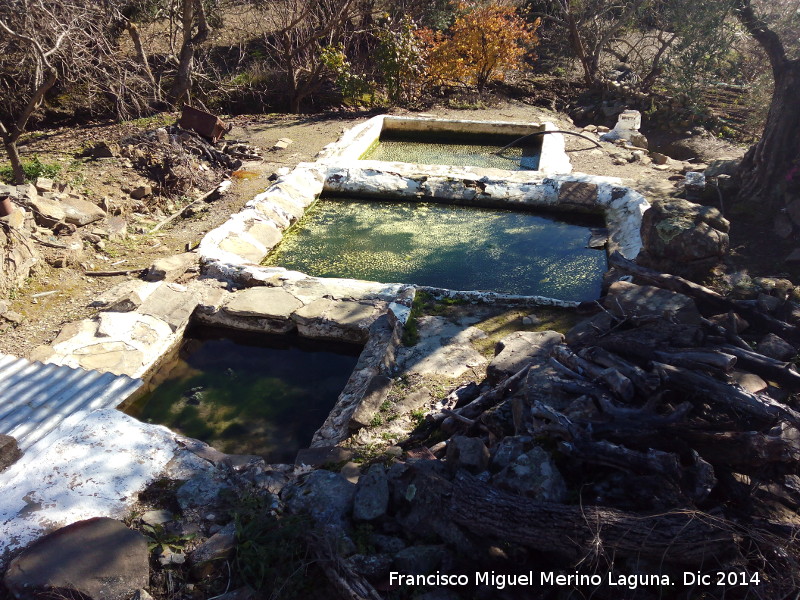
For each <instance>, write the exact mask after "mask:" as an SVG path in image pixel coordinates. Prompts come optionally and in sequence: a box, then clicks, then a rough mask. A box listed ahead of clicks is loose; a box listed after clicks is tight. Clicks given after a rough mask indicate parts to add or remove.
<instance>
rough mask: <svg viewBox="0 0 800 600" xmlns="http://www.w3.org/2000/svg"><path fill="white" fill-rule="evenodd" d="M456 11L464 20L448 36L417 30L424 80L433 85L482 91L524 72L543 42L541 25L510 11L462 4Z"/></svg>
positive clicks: (447, 33) (448, 31)
mask: <svg viewBox="0 0 800 600" xmlns="http://www.w3.org/2000/svg"><path fill="white" fill-rule="evenodd" d="M457 8H458V10H457V14H458V15H459V16H457V17H456V19H455V21H454V23H453V25H452V26H451V27H450V28H449V29H448V30H447V32H444V33H443V32H434V31H432V30H430V29H418V30H417V31H416V34H417V35H418V36H419V38H420V39H421V41H422V42H423V43H424V45H425V47H426V52H425V54H426V55H427V56H426V58H427V60H426V62H427V67H428V68H427V69H426V73H425V75H426V76H427V77H426V78H427V79H428V80H429V83H431V84H432V85H435V86H448V87H449V86H457V87H470V88H477V89H478V91H483V90H484V88H485V87H486V85H487V84H489V83H490V82H492V81H502V80H503V79H504V78H505V76H506V74H507V73H508V72H510V71H513V70H517V69H519V68H521V67H522V66H523V60H524V58H525V56H526V54H527V53H528V52H530V51H531V50H532V49H533V48H534V47H535V46H536V44H537V43H538V42H539V38H538V37H537V36H536V30H537V29H538V27H539V24H540V20H539V19H537V20H536V21H534V22H533V23H529V22H527V21H525V19H523V18H522V17H520V16H519V15H517V13H516V11H515V9H514V8H513V7H511V6H506V5H502V4H496V3H488V4H487V3H481V2H475V1H462V2H459V3H458V5H457Z"/></svg>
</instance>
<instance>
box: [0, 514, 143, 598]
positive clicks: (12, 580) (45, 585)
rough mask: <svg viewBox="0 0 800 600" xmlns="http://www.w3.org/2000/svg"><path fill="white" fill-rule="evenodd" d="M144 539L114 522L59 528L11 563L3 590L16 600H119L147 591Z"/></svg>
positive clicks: (92, 521)
mask: <svg viewBox="0 0 800 600" xmlns="http://www.w3.org/2000/svg"><path fill="white" fill-rule="evenodd" d="M149 576H150V565H149V564H148V552H147V539H146V538H145V537H144V536H143V535H142V534H141V533H139V532H138V531H134V530H132V529H128V528H127V527H125V525H124V524H123V523H122V522H120V521H117V520H115V519H108V518H104V517H98V518H94V519H88V520H86V521H79V522H77V523H73V524H72V525H69V526H67V527H63V528H62V529H59V530H58V531H55V532H53V533H51V534H49V535H46V536H45V537H43V538H41V539H40V540H38V541H37V542H36V543H35V544H33V546H31V547H30V548H28V549H27V550H25V551H24V552H23V553H22V554H21V555H20V556H18V557H17V558H15V559H14V560H13V561H12V562H11V564H10V565H9V567H8V571H7V572H6V576H5V580H4V581H5V584H6V587H7V588H8V589H9V591H11V593H12V594H13V595H14V596H15V597H16V598H19V599H23V598H25V599H27V598H34V597H36V595H35V592H36V591H37V590H39V591H46V590H54V591H55V590H57V591H58V592H60V593H62V594H64V595H63V596H62V597H64V598H68V597H70V596H69V595H67V594H69V592H73V591H74V592H78V593H80V594H85V595H87V596H89V597H90V598H103V599H104V600H123V599H126V598H128V597H129V596H130V595H131V594H132V593H133V592H134V591H136V590H137V589H140V588H144V587H147V585H148V583H149Z"/></svg>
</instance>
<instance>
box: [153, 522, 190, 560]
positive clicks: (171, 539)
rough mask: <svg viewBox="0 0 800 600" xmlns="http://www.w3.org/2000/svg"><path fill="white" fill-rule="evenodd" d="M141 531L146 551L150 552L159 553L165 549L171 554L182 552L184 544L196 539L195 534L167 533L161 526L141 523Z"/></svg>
mask: <svg viewBox="0 0 800 600" xmlns="http://www.w3.org/2000/svg"><path fill="white" fill-rule="evenodd" d="M141 530H142V533H143V534H144V535H145V537H146V538H147V549H148V550H150V551H151V552H152V551H153V550H155V551H156V552H159V553H160V552H163V551H164V550H167V549H169V550H172V551H173V552H183V547H184V546H185V545H186V543H187V542H189V541H191V540H193V539H194V538H195V537H197V534H194V533H191V534H188V535H180V534H173V533H169V532H168V531H167V530H166V529H164V526H163V525H149V524H147V523H143V524H142V527H141Z"/></svg>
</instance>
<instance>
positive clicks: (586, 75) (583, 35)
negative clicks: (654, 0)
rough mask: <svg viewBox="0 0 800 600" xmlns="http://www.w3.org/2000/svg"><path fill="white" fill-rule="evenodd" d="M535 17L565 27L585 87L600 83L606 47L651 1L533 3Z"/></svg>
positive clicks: (551, 0) (546, 0)
mask: <svg viewBox="0 0 800 600" xmlns="http://www.w3.org/2000/svg"><path fill="white" fill-rule="evenodd" d="M528 5H529V7H530V8H531V10H532V16H535V17H540V18H542V19H543V20H544V21H545V22H547V21H549V22H550V23H553V24H555V25H556V26H559V27H562V28H563V29H564V30H565V31H566V33H567V36H568V39H569V44H570V47H571V49H572V53H573V55H574V56H575V58H577V59H578V62H580V65H581V69H582V70H583V79H584V81H585V82H586V85H590V86H592V85H596V84H597V83H599V82H600V79H601V76H600V60H601V57H602V55H603V52H604V51H605V50H606V48H607V46H608V45H609V44H610V43H611V42H612V41H613V40H614V39H615V38H616V37H617V36H618V35H619V34H620V33H621V32H622V31H623V30H624V29H625V28H626V27H628V26H629V25H631V24H632V23H633V22H634V18H635V17H636V15H637V13H639V12H640V11H642V10H644V9H645V8H647V7H648V6H649V2H648V0H621V1H619V2H614V1H611V0H589V1H583V0H532V1H530V2H529V3H528Z"/></svg>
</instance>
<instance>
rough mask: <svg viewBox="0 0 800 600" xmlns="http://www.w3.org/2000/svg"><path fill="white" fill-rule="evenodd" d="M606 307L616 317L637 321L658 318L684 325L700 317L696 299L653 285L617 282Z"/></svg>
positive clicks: (613, 286) (610, 292)
mask: <svg viewBox="0 0 800 600" xmlns="http://www.w3.org/2000/svg"><path fill="white" fill-rule="evenodd" d="M605 306H606V308H607V309H608V310H609V311H610V312H611V313H612V314H613V315H614V316H616V317H620V318H627V319H630V320H631V321H632V322H634V323H635V322H637V321H638V320H648V319H651V318H654V317H657V318H666V319H669V320H671V321H673V322H675V323H683V324H685V325H700V319H701V316H700V312H699V311H698V310H697V306H696V305H695V303H694V300H692V299H691V298H689V297H688V296H685V295H683V294H679V293H677V292H671V291H669V290H663V289H661V288H657V287H654V286H651V285H636V284H634V283H628V282H627V281H615V282H614V283H612V284H611V287H609V289H608V295H607V296H606V300H605Z"/></svg>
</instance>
